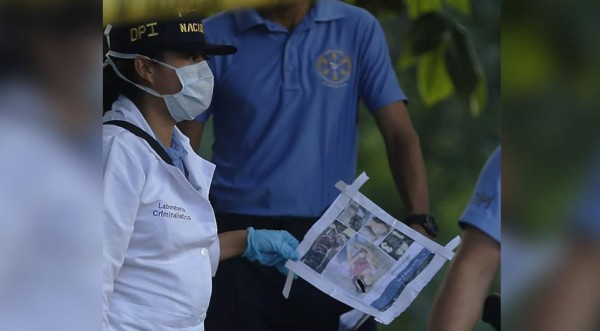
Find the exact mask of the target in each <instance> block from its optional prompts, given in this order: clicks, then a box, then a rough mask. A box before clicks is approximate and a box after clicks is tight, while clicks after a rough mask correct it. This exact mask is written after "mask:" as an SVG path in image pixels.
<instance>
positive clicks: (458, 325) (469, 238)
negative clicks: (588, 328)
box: [429, 147, 541, 331]
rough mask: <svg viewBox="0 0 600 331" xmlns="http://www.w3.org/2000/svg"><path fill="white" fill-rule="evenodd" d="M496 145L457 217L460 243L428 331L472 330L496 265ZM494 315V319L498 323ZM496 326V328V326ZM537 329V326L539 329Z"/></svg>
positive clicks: (498, 205)
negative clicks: (461, 232) (468, 199)
mask: <svg viewBox="0 0 600 331" xmlns="http://www.w3.org/2000/svg"><path fill="white" fill-rule="evenodd" d="M500 154H501V152H500V147H498V148H497V149H496V151H495V152H494V153H493V154H492V155H491V156H490V158H489V159H488V161H487V163H486V164H485V166H484V168H483V170H482V171H481V174H480V175H479V179H478V180H477V184H476V185H475V191H474V192H473V196H472V198H471V201H470V202H469V205H468V206H467V208H466V209H465V211H464V212H463V214H462V216H461V217H460V221H459V224H460V226H461V228H462V229H463V236H462V243H461V244H460V248H459V249H458V252H457V253H456V256H455V257H454V260H453V261H452V264H451V266H450V269H449V271H448V274H447V276H446V280H445V283H444V285H443V287H442V289H441V291H440V294H439V296H438V298H437V300H436V303H435V306H434V309H433V313H432V315H431V321H430V328H429V330H430V331H453V330H456V331H459V330H460V331H462V330H472V329H473V328H474V327H475V324H476V323H477V320H478V319H479V316H480V315H481V308H482V306H483V304H484V301H485V298H486V295H487V291H488V289H489V287H490V285H491V283H492V281H493V280H494V277H495V275H496V272H497V271H498V267H499V266H500V243H501V240H500V227H501V213H500V208H501V171H500V169H501V162H500V161H501V156H500ZM497 317H499V316H494V317H493V318H492V319H494V321H493V322H492V324H493V325H494V323H499V319H495V318H497ZM498 329H499V328H498ZM540 330H541V329H540Z"/></svg>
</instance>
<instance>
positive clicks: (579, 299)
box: [521, 158, 600, 331]
mask: <svg viewBox="0 0 600 331" xmlns="http://www.w3.org/2000/svg"><path fill="white" fill-rule="evenodd" d="M568 217H569V222H568V224H567V227H568V228H567V232H568V236H567V238H566V245H565V246H564V247H563V252H562V254H560V258H559V259H558V262H557V263H556V264H555V265H554V267H553V268H551V269H549V270H547V272H546V273H545V274H544V275H540V276H539V277H538V280H537V281H538V282H539V283H541V286H539V287H538V288H537V291H538V292H537V293H534V294H533V295H532V296H533V297H534V299H533V300H532V305H531V309H527V310H525V312H526V314H525V315H521V318H523V319H524V320H525V323H526V324H525V328H524V329H525V330H544V331H562V330H569V331H588V330H598V327H599V326H600V315H599V314H598V312H599V311H600V281H599V280H600V158H599V159H598V160H596V162H595V163H594V167H593V168H592V171H591V173H589V174H588V175H587V176H586V177H585V184H584V190H583V192H581V193H580V194H579V195H578V196H577V200H575V202H574V203H573V204H572V208H571V212H570V213H569V216H568Z"/></svg>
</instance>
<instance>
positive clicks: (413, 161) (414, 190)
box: [387, 131, 429, 215]
mask: <svg viewBox="0 0 600 331" xmlns="http://www.w3.org/2000/svg"><path fill="white" fill-rule="evenodd" d="M387 153H388V160H389V163H390V170H391V172H392V176H393V177H394V182H395V184H396V188H397V189H398V192H399V193H400V196H401V197H402V201H403V202H404V206H405V208H406V211H407V213H408V214H409V215H410V214H427V213H429V190H428V188H427V175H426V173H425V162H424V161H423V154H422V152H421V144H420V142H419V137H418V136H417V134H416V132H414V131H412V132H410V133H405V134H404V135H403V136H398V137H397V138H396V139H394V141H393V142H391V143H390V144H388V147H387Z"/></svg>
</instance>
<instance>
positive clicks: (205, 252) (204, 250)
mask: <svg viewBox="0 0 600 331" xmlns="http://www.w3.org/2000/svg"><path fill="white" fill-rule="evenodd" d="M200 254H202V256H206V254H208V249H206V248H202V249H200Z"/></svg>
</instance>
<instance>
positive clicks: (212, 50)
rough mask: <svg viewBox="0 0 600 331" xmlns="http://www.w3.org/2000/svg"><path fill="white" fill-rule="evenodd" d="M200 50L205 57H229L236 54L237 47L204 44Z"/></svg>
mask: <svg viewBox="0 0 600 331" xmlns="http://www.w3.org/2000/svg"><path fill="white" fill-rule="evenodd" d="M201 50H202V51H203V52H204V54H206V55H229V54H234V53H236V52H237V47H235V46H232V45H216V44H204V45H202V47H201Z"/></svg>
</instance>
